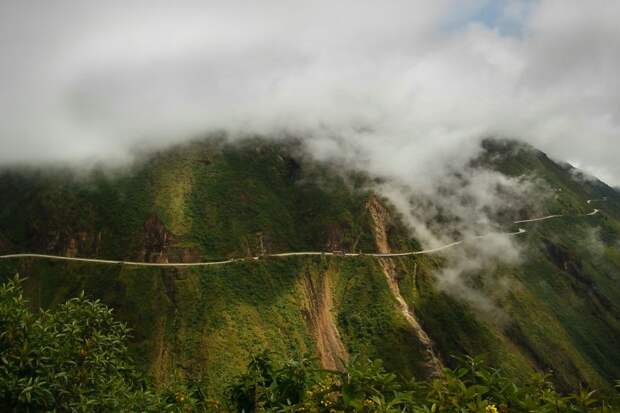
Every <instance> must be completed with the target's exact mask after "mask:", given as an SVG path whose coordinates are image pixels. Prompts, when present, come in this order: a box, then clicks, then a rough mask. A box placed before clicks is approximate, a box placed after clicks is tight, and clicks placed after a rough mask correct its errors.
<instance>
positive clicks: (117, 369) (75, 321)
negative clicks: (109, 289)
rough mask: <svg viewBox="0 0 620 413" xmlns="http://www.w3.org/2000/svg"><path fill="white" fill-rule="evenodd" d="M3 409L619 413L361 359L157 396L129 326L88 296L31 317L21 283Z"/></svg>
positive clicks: (7, 313) (462, 367) (5, 306)
mask: <svg viewBox="0 0 620 413" xmlns="http://www.w3.org/2000/svg"><path fill="white" fill-rule="evenodd" d="M0 326H1V330H0V331H1V333H0V408H2V409H3V411H15V412H39V411H56V412H80V411H83V412H123V411H125V412H137V411H143V412H163V411H170V412H181V411H187V412H191V411H202V412H208V411H211V412H216V411H239V412H241V411H245V412H258V411H264V412H303V411H305V412H419V413H422V412H424V413H426V412H463V413H464V412H472V413H474V412H480V413H483V412H484V413H496V412H507V411H510V412H523V413H526V412H527V413H536V412H541V413H542V412H557V413H560V412H567V413H568V412H575V413H577V412H579V413H586V412H592V413H594V412H600V413H603V412H611V411H613V410H612V409H613V407H612V404H611V403H613V399H612V398H611V397H609V398H608V399H607V400H606V399H605V398H601V397H599V395H598V394H597V392H595V391H589V390H587V389H584V388H580V389H579V391H578V392H576V393H573V394H567V395H562V394H560V393H558V392H557V391H556V390H555V389H554V386H553V384H552V382H550V381H549V380H548V376H545V375H540V374H537V375H535V376H533V377H532V378H531V379H530V380H528V381H526V382H523V383H519V382H518V381H517V380H515V378H511V377H507V376H506V375H504V373H503V372H502V371H501V370H499V369H491V368H488V367H486V366H485V365H484V364H483V363H482V361H481V359H480V358H473V357H464V358H462V359H460V360H459V367H458V368H456V369H454V370H450V369H445V370H444V372H443V374H442V375H440V376H439V377H436V378H433V379H430V380H426V381H415V380H414V379H410V380H403V379H402V377H399V376H397V375H396V374H394V373H390V372H387V371H386V370H385V369H384V368H383V366H382V363H381V361H380V360H374V361H373V360H370V359H367V358H363V357H358V356H353V357H351V358H350V359H349V361H348V362H347V363H346V369H345V371H343V372H339V371H327V370H323V369H317V368H316V367H315V363H313V362H311V361H310V360H308V359H305V358H301V359H298V360H292V361H287V362H285V363H282V364H281V365H278V364H276V363H274V361H273V360H272V359H271V357H270V355H269V353H267V352H262V353H259V354H257V355H255V356H253V357H252V359H251V361H250V363H249V365H248V367H247V371H246V372H245V373H244V374H242V375H240V376H239V377H237V378H236V379H235V381H234V382H233V383H232V384H231V385H230V386H229V388H228V390H227V393H226V394H227V396H228V397H227V398H226V399H223V400H215V399H209V398H208V397H207V396H206V394H205V392H204V389H203V388H202V387H201V385H200V383H197V382H191V381H190V382H184V383H182V382H177V383H176V386H170V385H169V386H167V387H164V388H155V387H154V386H153V385H152V384H151V383H149V382H147V381H145V380H144V378H143V377H142V376H141V374H140V373H139V372H138V371H137V369H136V367H135V366H134V364H133V363H132V360H131V358H130V357H129V355H128V350H127V338H128V329H127V327H126V326H125V325H124V324H122V323H120V322H118V321H116V320H115V319H114V317H113V315H112V310H111V309H109V308H108V307H106V306H105V305H103V304H101V303H100V302H99V301H96V300H95V301H92V300H89V299H87V298H85V297H84V296H83V295H81V296H80V297H77V298H73V299H70V300H69V301H67V302H66V303H64V304H62V305H60V306H59V307H58V308H55V309H53V310H48V311H41V312H39V313H37V314H33V313H32V312H31V311H30V310H29V309H28V308H27V306H26V303H25V300H24V298H23V294H22V288H21V280H20V279H19V278H17V277H16V278H15V279H13V280H10V281H8V282H6V283H4V284H2V285H1V286H0Z"/></svg>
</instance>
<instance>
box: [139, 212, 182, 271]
mask: <svg viewBox="0 0 620 413" xmlns="http://www.w3.org/2000/svg"><path fill="white" fill-rule="evenodd" d="M173 242H174V235H173V234H172V233H171V232H170V231H168V229H166V226H165V225H164V223H163V222H162V221H161V220H160V219H159V217H158V216H157V215H155V214H152V215H151V216H150V217H149V218H148V219H147V220H146V222H145V223H144V238H143V244H142V251H141V253H140V260H141V261H145V262H158V263H166V262H168V247H169V245H170V244H172V243H173Z"/></svg>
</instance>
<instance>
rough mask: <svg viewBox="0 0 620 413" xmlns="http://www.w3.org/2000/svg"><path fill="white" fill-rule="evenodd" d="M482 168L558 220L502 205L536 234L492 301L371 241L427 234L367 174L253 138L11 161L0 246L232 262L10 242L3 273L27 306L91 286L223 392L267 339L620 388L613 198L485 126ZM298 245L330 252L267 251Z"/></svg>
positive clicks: (322, 359)
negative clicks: (71, 162)
mask: <svg viewBox="0 0 620 413" xmlns="http://www.w3.org/2000/svg"><path fill="white" fill-rule="evenodd" d="M473 165H474V166H475V167H476V168H484V169H489V170H494V171H498V172H500V173H502V174H504V175H506V176H508V177H526V178H527V180H528V182H533V183H534V184H533V185H534V186H535V188H536V191H537V192H538V193H541V194H542V193H544V195H545V196H541V197H540V202H536V203H535V205H530V206H528V207H525V208H520V209H519V210H518V211H512V213H513V214H516V215H515V216H518V217H520V218H521V219H519V220H520V221H527V218H535V217H538V216H540V217H546V216H549V215H557V216H556V217H552V218H549V219H544V220H540V221H532V222H523V223H519V224H518V225H514V224H513V223H512V222H513V221H514V219H508V218H504V221H505V222H504V224H503V225H504V226H505V232H508V233H514V234H516V233H517V232H519V231H521V230H519V228H522V229H523V230H525V232H522V231H521V233H520V234H518V235H515V236H513V237H512V239H513V241H514V242H515V243H516V245H517V246H518V248H519V249H520V250H521V253H520V256H521V258H520V259H519V260H517V261H515V262H505V261H502V260H497V261H496V262H493V263H492V265H488V266H485V267H484V269H482V270H479V271H474V272H473V273H471V274H468V279H467V282H468V285H470V286H472V288H475V290H476V291H477V292H478V293H479V294H481V295H483V296H485V297H487V298H488V299H489V300H490V301H491V302H492V303H493V307H492V309H491V310H490V311H486V312H481V311H480V310H479V309H478V308H476V307H475V306H474V305H472V303H471V302H468V301H467V300H464V299H462V297H459V296H458V295H455V294H452V293H450V291H446V290H445V289H442V288H439V286H438V285H437V278H436V274H437V273H438V272H440V271H442V269H445V268H446V265H447V260H446V258H445V257H444V256H443V254H442V253H437V254H419V255H409V256H400V257H377V256H371V255H368V253H371V252H378V253H389V252H403V251H414V250H420V249H422V246H421V245H422V243H421V242H420V240H417V239H415V238H414V237H412V235H411V231H410V230H409V229H408V227H407V225H406V222H405V219H404V217H403V216H402V214H401V213H399V211H398V210H397V209H396V208H395V207H394V205H392V204H391V203H390V201H389V200H388V199H386V198H384V197H382V196H381V193H380V192H379V191H377V190H375V189H373V188H376V185H375V184H377V182H376V180H375V179H373V178H372V177H369V176H367V175H366V174H365V173H363V172H360V171H350V172H346V171H343V168H341V167H340V166H339V165H335V164H326V163H319V162H316V161H313V160H311V159H309V158H308V157H307V156H306V155H305V154H304V152H303V150H302V148H301V146H300V144H299V143H297V142H295V141H291V142H274V141H269V140H264V139H259V138H257V139H252V140H247V141H244V142H242V143H237V144H234V145H233V144H230V143H227V141H225V140H223V139H207V140H201V141H196V142H192V143H188V144H184V145H181V146H177V147H174V148H171V149H168V150H164V151H160V152H157V153H152V154H150V155H148V156H145V158H144V159H143V160H141V161H140V162H137V163H136V164H134V165H133V166H131V167H130V168H127V169H126V170H123V171H109V170H106V169H102V168H94V169H93V170H91V171H88V172H83V171H82V172H79V173H76V172H75V171H73V170H69V169H61V168H56V169H50V168H41V169H36V168H13V169H6V170H4V171H3V172H2V173H1V174H0V199H2V203H1V204H0V255H8V254H17V253H25V252H27V253H40V254H48V255H58V256H66V257H83V258H101V259H107V260H116V261H135V262H148V263H192V262H202V261H205V262H206V261H218V260H229V259H232V258H238V259H237V260H234V261H233V262H230V263H227V264H222V265H203V266H192V267H178V266H177V267H174V266H169V267H165V266H138V265H128V264H122V263H116V264H114V263H97V262H80V261H62V260H57V259H51V258H49V259H48V258H34V257H13V258H4V259H2V260H0V276H1V277H2V278H8V277H11V276H13V275H14V274H15V273H16V272H19V273H20V274H21V275H22V276H27V277H28V280H27V281H26V283H25V291H26V294H27V296H28V298H29V300H30V302H31V305H32V306H33V307H34V308H38V307H43V308H49V307H52V306H54V305H56V304H58V303H61V302H64V301H65V300H66V299H67V298H69V297H72V296H75V295H77V294H79V292H81V291H82V290H84V291H85V292H86V294H87V295H88V296H92V297H95V298H99V299H101V300H102V301H103V302H104V303H106V304H108V305H110V306H112V307H113V308H114V309H115V311H116V312H117V316H118V317H119V318H120V319H122V320H123V321H125V322H126V323H127V324H128V325H129V327H131V328H132V330H133V339H132V353H133V355H134V357H135V358H136V359H137V360H138V361H139V363H140V365H141V366H142V368H144V369H145V371H147V372H148V373H149V374H150V375H151V376H152V377H153V378H154V380H155V381H156V382H166V381H169V380H173V379H174V378H175V377H178V376H180V377H192V378H200V379H201V380H203V382H204V384H205V386H206V388H207V389H208V391H209V392H210V393H212V394H216V395H217V394H219V393H221V391H222V390H223V388H224V387H225V386H226V385H227V383H229V382H230V381H231V380H232V378H233V377H234V376H235V375H237V374H239V373H240V372H241V371H243V369H244V368H245V366H246V364H247V362H248V359H249V357H250V355H251V354H253V353H256V352H257V351H259V350H261V349H269V350H271V351H273V352H274V354H275V355H276V357H277V358H280V359H284V358H287V357H290V356H297V355H302V354H310V355H311V356H314V357H316V358H317V363H318V364H320V365H321V366H323V367H325V368H330V369H340V368H342V360H345V359H346V358H347V357H348V355H349V354H352V353H361V354H365V355H368V356H371V357H376V358H381V359H383V360H384V364H385V366H386V368H387V369H389V370H391V371H394V372H396V373H397V374H399V375H402V376H405V377H425V376H429V375H433V374H435V373H436V372H437V370H438V369H440V368H441V366H442V365H453V362H454V361H453V359H452V356H453V355H458V354H463V353H465V354H482V353H484V354H485V355H486V358H487V359H488V360H489V362H490V363H491V364H492V365H495V366H498V367H503V368H504V369H506V370H507V371H509V372H510V373H511V374H513V375H515V376H517V377H519V376H525V375H529V374H530V373H531V372H532V371H534V370H553V371H554V372H555V375H556V376H555V377H556V380H557V381H558V385H559V386H560V387H561V388H565V389H570V388H576V387H578V386H579V384H580V383H587V384H589V385H591V386H594V387H599V388H604V389H605V388H610V387H611V386H612V383H613V380H614V379H617V378H620V353H619V352H618V351H617V349H618V348H620V318H619V317H620V308H619V304H618V303H620V283H619V282H618V281H619V279H620V247H619V246H620V194H619V193H618V192H617V191H616V190H614V189H613V188H611V187H609V186H607V185H606V184H604V183H602V182H600V181H598V180H592V179H585V178H584V177H582V176H580V175H579V174H578V173H576V171H575V170H574V169H573V168H572V167H571V166H570V165H565V164H559V163H556V162H554V161H553V160H551V159H550V158H548V157H547V156H546V155H545V154H544V153H542V152H540V151H537V150H535V149H534V148H531V147H527V146H524V145H522V144H518V143H515V142H509V141H494V140H488V141H485V142H484V143H483V152H482V155H481V156H480V157H479V158H477V159H476V160H475V161H473ZM536 191H535V192H536ZM595 208H596V209H598V210H600V211H598V212H596V213H594V214H592V213H593V209H595ZM588 214H590V215H588ZM500 218H501V217H500ZM475 242H476V241H475V240H471V241H469V242H468V243H475ZM468 243H464V244H463V245H456V246H454V247H453V248H467V244H468ZM298 251H316V252H321V251H324V252H333V251H337V252H336V253H335V254H323V255H321V254H319V255H302V256H287V257H270V256H269V255H270V254H273V253H280V252H298ZM360 251H362V252H365V253H366V254H364V255H358V256H344V253H346V252H354V253H355V252H360ZM506 253H507V254H508V253H509V251H506ZM254 257H257V258H258V259H254ZM242 258H247V259H242Z"/></svg>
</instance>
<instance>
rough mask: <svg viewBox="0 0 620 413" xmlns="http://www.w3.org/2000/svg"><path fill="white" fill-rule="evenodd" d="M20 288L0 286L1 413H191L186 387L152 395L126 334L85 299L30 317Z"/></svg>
mask: <svg viewBox="0 0 620 413" xmlns="http://www.w3.org/2000/svg"><path fill="white" fill-rule="evenodd" d="M20 284H21V280H20V279H19V278H18V277H16V278H15V279H13V280H11V281H9V282H7V283H5V284H3V285H1V286H0V411H3V412H4V411H7V412H8V411H15V412H40V411H56V412H119V411H127V412H135V411H144V412H161V411H178V410H184V409H185V410H188V411H189V410H191V408H192V406H193V405H195V404H196V403H195V401H196V400H195V398H192V397H187V396H184V394H191V390H189V389H188V388H187V386H179V388H178V389H174V390H172V389H168V390H164V391H162V392H160V393H155V392H154V391H149V390H148V389H147V385H146V384H145V382H144V381H143V380H142V379H141V377H140V375H139V374H138V372H137V371H136V369H135V367H134V365H133V363H132V361H131V360H130V358H129V357H128V352H127V336H128V329H127V327H126V326H125V325H124V324H122V323H120V322H118V321H116V320H115V319H114V317H113V314H112V310H111V309H109V308H108V307H106V306H105V305H103V304H102V303H100V302H99V301H91V300H88V299H86V298H84V296H83V295H82V296H80V297H78V298H74V299H71V300H69V301H67V302H66V303H65V304H63V305H61V306H59V307H58V308H57V309H55V310H54V311H41V312H40V313H38V314H33V313H32V312H31V311H30V310H29V309H28V308H27V306H26V301H25V300H24V298H23V296H22V288H21V285H20Z"/></svg>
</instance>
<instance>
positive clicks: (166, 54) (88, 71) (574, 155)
mask: <svg viewBox="0 0 620 413" xmlns="http://www.w3.org/2000/svg"><path fill="white" fill-rule="evenodd" d="M619 17H620V2H617V1H615V0H594V1H589V2H583V1H581V0H521V1H519V0H499V1H490V0H466V1H462V0H458V1H457V0H437V1H432V2H431V1H412V0H391V1H385V0H381V1H379V0H363V1H359V0H357V1H353V0H342V1H338V2H333V1H330V2H328V1H324V0H318V1H312V2H291V1H285V0H265V1H260V2H245V1H240V0H228V1H222V0H210V1H198V0H186V1H175V2H168V1H163V0H149V1H146V0H135V1H125V0H124V1H120V0H109V1H105V2H101V1H94V0H82V1H79V2H76V1H69V0H57V1H53V2H50V1H45V0H33V1H28V2H25V1H20V0H4V1H2V2H0V50H1V51H2V55H1V56H0V63H1V64H0V113H2V122H0V165H12V164H20V163H55V162H70V163H77V164H80V163H84V162H85V161H92V160H101V161H104V162H109V163H119V162H120V163H123V162H126V161H128V160H130V159H131V158H132V154H133V153H135V151H136V150H141V149H143V148H145V147H146V148H152V147H155V148H157V147H163V146H166V145H170V144H175V143H179V142H182V141H184V140H187V139H191V138H195V137H197V136H200V135H203V134H205V133H208V132H209V131H213V130H225V131H228V132H229V135H230V136H235V135H248V134H263V135H268V136H291V135H292V136H296V137H300V138H301V139H302V140H303V142H304V144H305V147H306V148H307V149H308V151H309V152H310V153H311V154H312V155H313V156H314V157H315V158H317V159H319V160H327V161H331V162H334V161H339V162H343V163H346V164H347V165H348V166H350V167H352V168H357V169H363V170H365V171H367V172H368V173H369V174H371V175H373V176H376V177H381V178H384V180H383V182H388V183H389V184H383V185H381V186H379V187H378V188H377V189H378V190H380V192H381V193H382V194H383V195H384V196H386V197H387V198H388V199H389V200H390V201H391V202H392V203H393V204H394V205H395V206H396V207H397V208H398V209H399V210H400V211H401V213H402V214H403V216H404V217H405V219H406V221H407V222H408V223H409V225H410V227H411V228H412V229H413V231H414V232H415V235H416V236H417V238H418V239H420V240H421V241H422V243H423V244H424V245H425V246H427V247H433V246H438V245H441V244H444V243H447V242H451V241H454V240H456V239H462V238H468V237H469V238H471V237H477V236H479V235H480V234H484V233H488V232H495V233H498V232H501V231H502V227H501V225H499V224H497V222H498V221H501V218H502V216H504V218H505V213H506V211H505V210H506V209H507V206H511V207H514V206H515V205H517V206H519V205H525V204H526V202H525V200H527V199H529V200H530V201H531V200H532V197H531V194H532V191H529V186H528V185H529V184H526V182H525V181H519V180H515V179H509V178H506V177H503V176H501V175H499V174H497V173H493V172H489V171H482V170H475V169H471V167H469V166H468V165H469V161H470V160H471V159H472V157H474V156H475V155H476V154H477V153H478V152H479V151H480V140H481V139H482V138H483V137H487V136H501V137H510V138H515V139H521V140H523V141H526V142H529V143H532V144H534V145H535V146H537V147H539V148H540V149H543V150H545V151H546V152H548V153H549V154H550V155H551V156H553V157H555V158H556V159H560V160H565V161H569V162H571V163H573V164H574V165H576V166H578V167H580V168H583V169H584V170H586V171H588V173H590V174H592V175H596V176H599V177H600V178H602V179H604V180H606V181H607V182H609V183H610V184H613V185H618V184H620V163H619V162H618V155H619V152H618V149H617V143H618V142H617V141H618V138H619V132H620V80H619V77H618V76H617V69H618V67H620V25H618V23H617V22H618V18H619ZM454 171H458V172H459V174H457V175H455V174H453V172H454ZM584 176H585V175H584ZM530 204H531V202H530ZM529 207H530V210H533V209H532V206H531V205H529ZM513 209H514V208H513ZM502 214H503V215H502ZM439 217H441V218H444V220H443V221H441V225H436V222H437V220H438V218H439ZM445 218H448V221H447V222H449V225H446V220H445ZM477 240H478V241H477V242H475V243H471V245H470V246H469V247H468V248H465V249H463V250H461V251H457V252H453V253H452V254H453V255H452V258H450V256H448V262H447V266H446V267H445V268H444V270H443V271H442V272H440V273H438V274H437V277H438V281H439V285H440V287H442V288H445V289H446V290H449V291H452V292H455V293H456V294H457V295H460V296H463V297H465V298H467V299H468V300H469V301H470V302H472V303H474V304H476V305H477V306H478V307H481V308H482V309H485V308H486V309H489V308H493V307H492V302H491V301H488V300H487V298H485V297H483V296H482V295H481V294H480V293H478V292H476V291H475V290H472V289H471V288H470V287H468V286H467V283H466V282H464V281H463V280H464V278H463V276H464V274H467V273H471V272H478V271H479V270H480V269H481V268H483V267H484V266H486V265H488V264H489V263H490V262H493V261H496V260H497V258H498V257H501V259H502V260H503V262H506V263H512V262H515V261H516V260H517V257H518V252H517V251H518V250H517V249H516V248H515V245H514V244H513V243H512V239H511V238H510V237H509V236H506V235H500V234H496V235H493V236H491V237H490V238H489V237H487V238H477ZM492 247H493V248H492ZM496 247H497V248H496Z"/></svg>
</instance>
